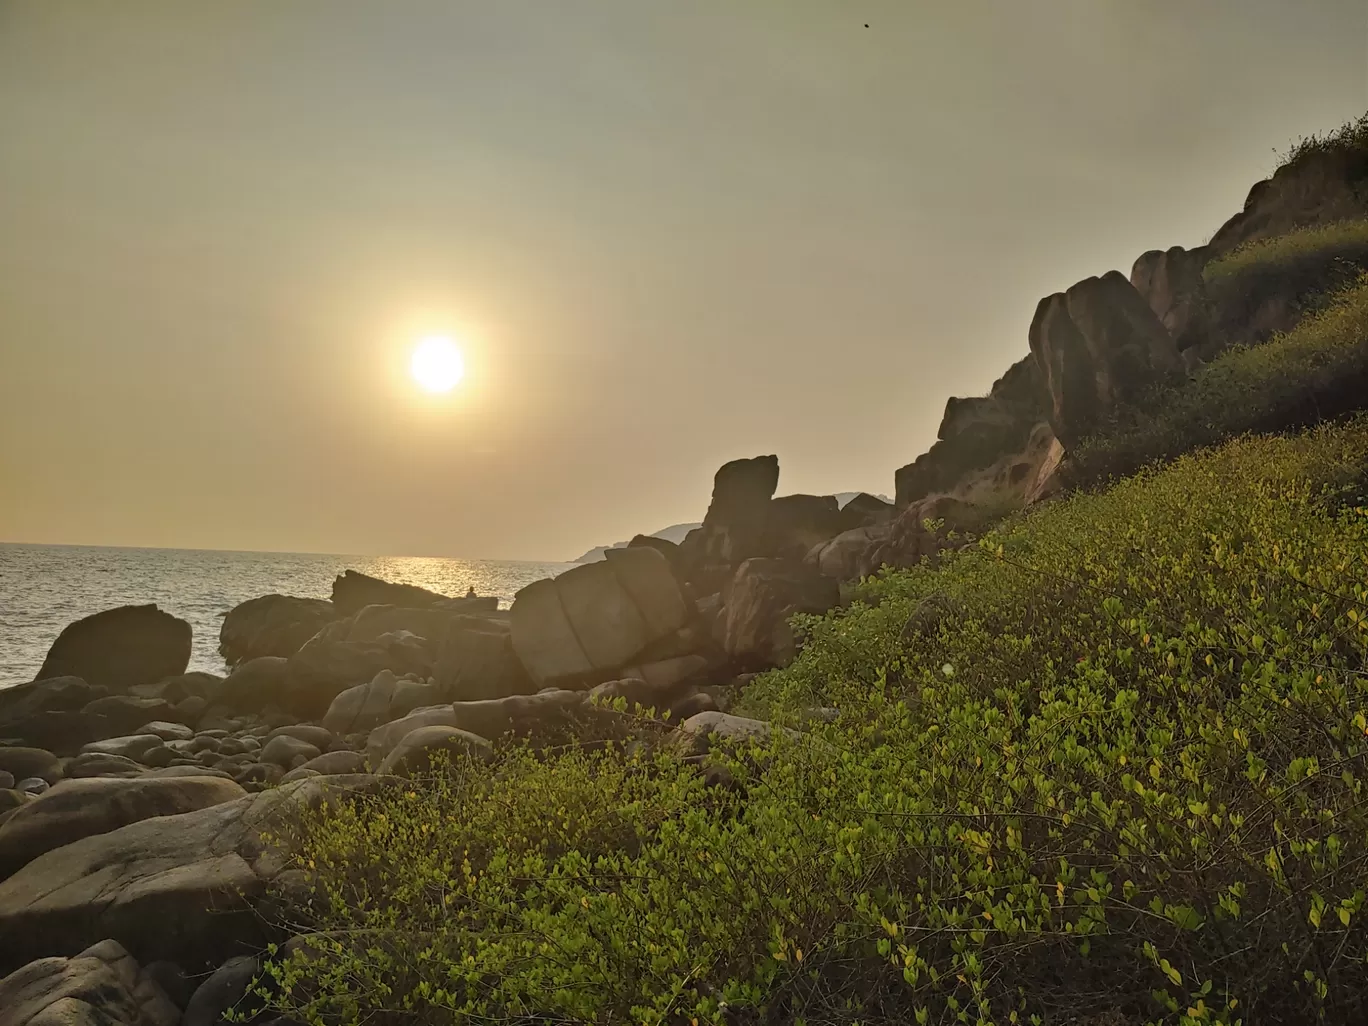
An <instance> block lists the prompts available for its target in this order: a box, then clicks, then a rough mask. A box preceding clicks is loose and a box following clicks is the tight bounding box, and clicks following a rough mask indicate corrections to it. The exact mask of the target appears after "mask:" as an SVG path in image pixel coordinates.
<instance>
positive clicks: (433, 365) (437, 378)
mask: <svg viewBox="0 0 1368 1026" xmlns="http://www.w3.org/2000/svg"><path fill="white" fill-rule="evenodd" d="M409 373H410V374H412V375H413V380H414V381H416V382H418V387H420V388H422V389H423V390H424V391H426V392H432V393H434V394H436V393H441V392H450V391H451V390H452V389H453V388H455V387H456V386H457V385H458V384H459V383H460V380H461V378H462V377H464V376H465V361H464V360H463V359H461V351H460V350H459V349H457V348H456V344H455V343H454V342H452V341H451V339H449V338H447V336H445V335H429V336H427V337H426V338H424V339H422V340H420V341H419V343H418V345H417V346H416V347H415V348H414V350H413V359H412V360H411V361H410V363H409Z"/></svg>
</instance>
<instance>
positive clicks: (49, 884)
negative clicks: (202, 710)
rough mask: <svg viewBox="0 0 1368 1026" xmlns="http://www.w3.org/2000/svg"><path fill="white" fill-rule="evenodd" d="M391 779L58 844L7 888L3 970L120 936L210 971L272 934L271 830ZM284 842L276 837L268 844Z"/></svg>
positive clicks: (150, 956) (346, 783)
mask: <svg viewBox="0 0 1368 1026" xmlns="http://www.w3.org/2000/svg"><path fill="white" fill-rule="evenodd" d="M386 783H387V781H385V780H384V779H383V778H378V777H371V776H357V777H312V778H310V779H308V780H301V781H297V782H295V783H293V784H286V785H284V786H282V787H280V788H276V789H274V790H269V791H263V792H261V793H260V794H254V795H249V796H247V797H245V798H239V799H237V800H236V801H231V802H225V803H223V804H220V805H214V806H211V807H209V808H205V809H199V810H197V811H194V812H186V813H182V814H181V815H178V816H162V817H157V818H155V819H144V820H141V821H139V822H137V823H130V824H129V825H128V826H124V827H120V828H118V829H117V830H111V831H109V832H108V833H102V834H96V835H94V836H90V837H85V838H82V839H81V840H79V841H76V842H74V843H72V844H68V845H64V846H63V847H60V848H55V849H53V850H51V851H49V852H47V853H45V854H43V855H40V856H38V857H37V858H36V859H34V860H33V861H32V862H29V863H28V864H27V865H25V866H24V867H23V868H22V869H20V870H19V871H18V872H17V873H15V874H14V875H13V876H11V877H9V878H8V879H6V880H4V881H3V882H0V972H6V971H10V970H12V969H15V968H18V967H19V966H20V965H22V964H23V963H24V962H25V961H27V960H30V959H32V958H35V957H43V956H47V955H57V954H62V953H63V952H71V951H80V950H81V949H82V948H84V947H86V946H88V945H89V944H91V943H94V942H95V941H96V940H99V939H103V938H107V937H108V938H113V939H115V940H117V941H118V942H119V943H120V944H122V945H123V946H124V947H125V948H127V949H128V951H129V952H131V953H132V954H133V955H134V956H135V957H136V958H138V959H139V960H140V961H142V962H150V961H156V960H159V959H168V960H171V961H174V962H176V964H178V965H181V966H183V967H185V968H186V969H187V970H190V971H201V970H205V969H212V968H213V967H215V966H218V965H220V964H222V962H223V961H224V960H225V959H226V958H228V957H230V956H232V955H235V954H239V953H241V952H242V951H250V950H260V949H261V948H262V947H264V946H265V941H266V936H265V933H264V929H265V927H264V924H263V921H262V918H261V916H260V915H259V914H258V913H257V912H256V911H255V909H254V906H255V904H256V902H258V901H259V900H260V899H261V898H262V897H263V895H264V894H265V893H266V888H267V885H268V884H269V882H270V881H271V880H272V879H273V878H274V876H275V874H276V873H278V872H279V871H280V870H281V868H282V867H283V865H284V864H285V863H284V860H283V858H282V856H281V854H280V853H279V852H278V851H276V850H274V849H272V848H271V847H270V846H269V844H268V842H267V841H266V840H265V839H263V837H262V832H263V831H266V832H267V833H268V834H271V835H272V836H279V831H280V824H281V822H282V820H281V818H280V817H281V816H282V815H285V814H288V813H289V812H290V811H291V810H292V809H294V808H296V807H297V806H298V805H307V806H317V805H318V804H319V803H321V802H325V801H328V800H330V799H333V798H337V797H343V796H345V795H347V794H348V793H353V792H360V793H367V792H370V791H372V790H374V789H375V788H377V787H380V786H384V785H385V784H386ZM270 843H275V842H270Z"/></svg>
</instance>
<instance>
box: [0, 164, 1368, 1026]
mask: <svg viewBox="0 0 1368 1026" xmlns="http://www.w3.org/2000/svg"><path fill="white" fill-rule="evenodd" d="M1355 159H1357V158H1355ZM1346 161H1348V163H1346ZM1352 163H1353V162H1352V161H1349V158H1348V157H1346V156H1345V155H1344V154H1343V153H1340V152H1338V151H1328V152H1327V153H1325V154H1320V155H1317V154H1314V153H1313V154H1312V155H1311V157H1310V158H1308V159H1306V160H1301V161H1300V162H1294V163H1293V164H1290V165H1288V167H1285V168H1283V169H1281V170H1280V171H1279V172H1278V173H1277V174H1276V175H1274V176H1273V178H1272V179H1271V180H1269V181H1267V182H1262V183H1260V184H1259V185H1257V186H1255V188H1254V189H1253V190H1252V191H1251V192H1250V195H1249V199H1248V201H1247V202H1246V204H1245V209H1244V210H1243V211H1242V212H1241V213H1240V214H1238V215H1236V217H1234V218H1232V219H1231V220H1230V221H1229V222H1228V223H1227V224H1226V225H1225V226H1224V227H1222V228H1221V230H1220V231H1218V232H1217V233H1216V234H1215V236H1213V238H1212V241H1211V242H1210V243H1209V244H1208V245H1206V246H1204V247H1200V248H1199V249H1196V250H1184V249H1182V248H1177V247H1175V248H1173V249H1169V250H1163V251H1160V250H1154V251H1151V252H1148V253H1145V254H1142V255H1141V256H1140V257H1139V258H1138V259H1137V260H1136V261H1135V264H1134V267H1133V268H1132V270H1131V274H1130V276H1129V278H1127V277H1126V276H1124V275H1122V274H1121V273H1119V272H1116V271H1112V272H1109V273H1107V274H1105V275H1102V276H1100V277H1093V278H1088V279H1086V280H1084V281H1081V282H1079V283H1077V284H1076V285H1074V286H1072V287H1071V288H1069V289H1066V290H1065V291H1063V292H1059V293H1056V294H1054V295H1051V296H1047V297H1046V298H1044V299H1042V300H1041V301H1040V304H1039V306H1038V308H1037V310H1036V314H1035V317H1034V319H1033V320H1032V323H1031V326H1030V330H1029V332H1028V342H1029V353H1028V354H1027V355H1026V356H1024V357H1023V358H1022V359H1021V360H1019V361H1018V362H1017V363H1015V364H1013V365H1012V366H1011V367H1010V368H1009V369H1008V370H1007V372H1006V373H1005V374H1004V375H1003V376H1002V377H1001V378H1000V379H999V380H998V381H997V382H995V383H994V385H993V387H992V389H991V390H990V391H989V393H988V394H987V395H986V396H982V397H975V398H968V399H964V398H952V399H950V400H949V401H948V402H947V403H946V407H945V413H944V416H943V418H942V421H941V425H940V429H939V431H938V436H937V441H936V442H935V444H934V445H933V446H932V447H931V448H930V450H929V451H928V452H926V453H925V454H923V455H922V456H920V457H918V458H917V459H916V460H915V461H914V462H912V463H911V464H909V465H907V466H905V467H903V468H901V469H900V470H899V471H898V472H897V474H896V475H895V485H896V498H895V502H894V503H892V504H890V503H887V502H885V501H883V500H882V499H879V498H877V497H875V496H872V495H867V494H860V495H858V496H856V497H855V498H854V499H853V500H852V501H850V502H848V503H846V504H845V505H844V506H843V505H841V503H839V502H838V500H837V499H836V498H835V497H834V496H816V495H786V496H777V497H776V495H775V493H776V491H777V488H778V482H779V464H778V460H777V458H776V457H775V456H772V455H770V456H758V457H755V458H753V459H741V460H734V461H732V462H730V463H727V464H725V465H724V466H723V467H721V469H719V470H718V472H717V474H716V476H715V478H714V481H713V491H712V498H711V502H710V505H709V507H708V510H707V514H706V516H705V517H704V519H703V522H702V525H701V526H700V527H698V528H696V529H695V530H693V531H691V532H690V533H689V534H688V535H687V536H685V537H684V538H683V540H682V541H681V542H680V543H679V544H674V543H672V542H669V541H665V540H662V539H660V538H658V537H647V536H637V537H636V538H634V539H633V540H632V541H631V542H630V543H629V544H628V545H627V546H626V547H625V548H614V549H610V550H608V551H607V552H606V556H605V558H604V559H603V560H602V561H601V562H596V563H589V564H585V565H582V566H577V567H575V568H574V569H571V570H569V571H567V572H565V573H563V574H561V575H560V576H558V577H556V578H554V579H551V580H544V581H538V582H536V583H535V584H532V585H530V586H528V587H527V588H524V589H523V590H522V591H521V592H519V593H518V595H517V596H516V598H515V601H514V602H513V604H512V608H511V609H509V610H500V609H499V608H498V603H497V601H495V600H494V599H492V598H480V597H475V596H473V595H472V596H468V597H466V598H450V597H447V596H444V595H439V594H436V593H434V592H430V591H426V590H424V589H422V588H417V587H413V586H410V585H402V584H393V583H390V582H386V581H381V580H378V579H376V578H373V577H368V576H366V575H364V574H359V573H355V572H353V571H348V572H347V573H345V574H343V575H342V576H340V577H339V578H338V579H337V580H336V582H335V583H334V586H333V591H332V595H331V597H330V598H328V599H317V598H301V597H294V596H286V595H266V596H262V597H260V598H256V599H252V600H250V601H248V602H244V603H242V604H241V605H239V606H237V607H235V608H234V609H232V610H230V611H228V612H227V613H226V615H225V617H224V622H223V625H222V630H221V632H220V638H219V648H220V652H221V653H222V655H223V657H224V660H225V663H226V666H227V669H228V672H227V673H226V674H225V675H222V676H220V675H217V674H209V673H188V672H186V669H187V666H188V661H189V657H190V651H191V630H190V626H189V625H188V624H187V623H185V622H184V621H182V620H179V619H177V618H175V617H173V616H171V615H169V614H167V613H165V612H162V611H161V610H159V609H157V608H156V607H155V606H127V607H122V608H119V609H114V610H108V611H105V612H102V613H99V614H96V615H95V616H91V617H87V618H85V619H83V620H80V621H77V622H75V623H73V624H71V625H70V626H69V627H68V628H66V630H64V631H63V632H62V633H61V635H60V636H59V637H58V638H57V639H56V641H55V642H54V643H53V645H52V647H51V649H50V651H49V652H48V655H47V658H46V660H45V661H44V663H43V666H42V669H41V671H40V672H39V674H38V676H37V678H36V679H35V680H34V681H32V682H30V683H27V684H22V685H18V686H15V687H12V688H8V689H5V690H0V973H8V974H9V975H6V976H4V977H3V979H0V1026H49V1024H56V1023H61V1024H64V1026H85V1024H92V1026H93V1024H96V1023H99V1024H124V1026H163V1024H167V1026H170V1024H174V1023H182V1024H184V1026H201V1024H203V1026H211V1024H213V1023H217V1022H218V1021H220V1017H221V1016H222V1014H223V1013H224V1012H225V1011H226V1010H227V1009H229V1008H231V1007H233V1006H234V1005H235V1004H236V1003H237V1002H238V1001H239V999H240V998H241V997H242V996H243V994H244V993H245V991H246V989H247V987H248V984H249V983H250V981H251V980H252V978H253V976H254V974H255V973H256V971H257V968H258V966H257V962H256V957H257V955H258V954H259V952H260V951H261V950H262V949H263V947H264V946H265V944H266V943H267V942H268V941H270V940H273V939H274V940H280V939H281V938H278V937H276V938H273V937H272V936H270V934H269V932H268V931H269V926H268V923H269V922H270V919H269V917H268V916H265V915H263V914H262V905H263V903H265V902H267V901H268V895H269V894H271V893H277V892H279V891H281V890H282V889H283V890H284V891H285V892H288V889H289V886H290V883H291V881H290V880H289V879H288V874H290V873H293V872H295V871H294V870H291V869H289V868H288V866H289V860H288V858H287V855H288V853H286V852H282V851H281V850H280V848H279V844H280V841H279V834H278V833H274V832H273V830H272V827H273V825H275V824H278V823H279V822H280V818H281V817H282V816H284V815H286V814H289V813H291V812H292V810H294V809H297V808H298V807H301V806H303V807H316V806H318V805H319V804H320V803H326V802H331V801H334V800H338V799H340V798H345V797H346V796H349V795H356V794H366V793H372V792H374V791H375V790H376V789H379V788H384V787H387V786H392V785H393V784H394V783H395V782H397V781H402V780H403V779H405V778H406V777H408V776H411V775H412V774H415V773H420V772H423V771H425V770H427V769H428V768H430V766H431V764H432V760H433V759H434V757H435V756H436V754H437V753H442V754H443V755H444V756H445V757H447V758H452V757H454V758H462V759H465V758H471V759H486V758H488V757H489V756H490V754H491V752H492V751H493V749H494V744H495V743H497V742H498V741H499V739H501V738H504V737H507V736H510V735H512V736H518V737H524V738H529V739H532V741H533V742H534V743H535V742H539V741H548V742H549V741H560V740H563V739H565V738H566V737H578V738H581V739H593V738H595V737H601V738H608V737H614V736H621V734H622V732H623V731H624V730H629V731H630V730H632V729H637V727H638V726H639V721H635V720H630V719H628V718H627V717H626V716H625V714H624V713H622V712H621V711H620V707H621V704H622V702H621V701H619V700H623V701H625V702H626V703H627V704H628V706H640V707H643V708H651V709H654V710H656V711H657V712H658V713H661V714H666V713H668V715H669V718H668V720H667V721H666V722H668V723H673V724H678V726H676V727H674V728H672V733H670V734H669V735H668V737H667V738H666V739H665V740H666V741H667V743H671V744H675V745H677V746H679V747H680V750H681V751H682V753H683V754H684V755H685V757H687V758H690V759H695V760H701V759H702V758H703V756H705V754H706V752H707V750H708V748H709V745H710V744H711V743H712V741H713V739H715V738H717V737H718V736H723V737H726V736H733V737H747V736H751V735H754V734H757V733H764V732H767V731H769V730H770V729H771V728H770V727H769V725H768V724H765V723H761V722H758V721H754V720H746V719H743V718H741V717H738V716H735V715H733V714H732V713H730V712H729V711H728V710H729V708H730V705H731V701H732V697H733V696H734V695H735V693H736V691H737V689H738V686H739V685H741V684H743V683H744V682H745V681H746V680H747V679H748V677H749V675H750V674H751V673H752V672H753V671H755V670H759V669H763V668H765V667H770V666H776V665H783V664H785V663H786V662H787V661H788V660H790V659H791V658H792V657H793V655H794V651H795V646H796V641H795V638H794V635H793V632H792V629H791V627H790V625H789V620H790V617H792V615H793V614H795V613H803V612H813V613H820V612H824V611H826V610H828V609H830V608H831V607H832V606H834V605H836V604H837V603H838V602H839V601H840V595H841V591H840V583H841V582H842V581H844V580H847V579H850V578H855V577H859V576H861V575H864V574H867V573H869V572H871V571H873V570H876V569H877V568H878V567H880V566H882V565H886V564H887V565H895V566H896V565H909V564H912V563H916V562H918V561H920V560H923V559H925V558H928V557H934V556H935V555H936V554H937V553H938V552H940V551H942V550H944V549H945V548H947V547H949V546H952V545H956V544H961V543H962V542H961V540H960V539H962V538H963V536H964V535H965V533H966V532H970V533H972V532H975V531H977V530H979V529H981V528H982V527H983V526H985V525H986V524H987V523H988V522H990V521H991V520H992V519H993V517H994V516H995V515H997V514H998V513H1000V512H1001V511H1002V510H1004V509H1006V508H1009V507H1012V506H1020V505H1029V504H1031V503H1034V502H1038V501H1042V500H1044V499H1048V498H1049V497H1051V496H1052V495H1054V494H1057V493H1058V492H1059V491H1060V489H1061V487H1062V482H1063V479H1064V472H1065V470H1066V468H1067V464H1068V454H1069V450H1070V449H1071V448H1072V447H1074V446H1076V445H1077V444H1078V443H1079V441H1080V440H1082V439H1084V438H1086V437H1087V436H1088V435H1089V434H1090V433H1091V432H1094V431H1095V430H1097V429H1098V427H1099V426H1102V425H1105V424H1106V423H1107V421H1108V419H1109V418H1111V417H1113V416H1114V415H1115V414H1116V412H1117V411H1118V409H1120V408H1121V407H1124V406H1125V405H1126V404H1128V403H1131V402H1133V401H1134V400H1135V398H1136V397H1137V396H1138V395H1140V394H1141V393H1142V392H1143V391H1144V390H1145V389H1147V388H1149V387H1151V386H1153V385H1154V384H1156V383H1159V382H1162V381H1165V380H1167V379H1169V378H1178V377H1180V376H1181V375H1183V374H1186V373H1192V372H1193V371H1194V370H1195V369H1196V368H1198V367H1200V366H1201V365H1202V363H1203V362H1205V361H1207V360H1210V359H1211V357H1212V356H1213V355H1214V354H1215V353H1216V352H1218V351H1219V350H1220V349H1221V348H1222V347H1223V346H1225V345H1228V344H1229V343H1230V342H1232V341H1240V342H1244V341H1259V340H1260V339H1261V338H1262V337H1266V333H1267V332H1269V331H1271V330H1278V329H1279V328H1281V327H1286V326H1289V325H1288V324H1287V323H1285V322H1286V321H1287V318H1288V317H1290V316H1292V314H1291V313H1289V312H1288V311H1290V310H1293V308H1294V307H1295V305H1296V304H1295V302H1294V301H1293V300H1290V299H1289V298H1288V296H1287V295H1286V294H1284V293H1285V292H1286V289H1285V287H1283V286H1279V285H1277V284H1276V283H1273V284H1269V283H1263V284H1260V285H1258V287H1257V288H1255V289H1254V292H1256V293H1257V294H1255V295H1251V294H1248V293H1249V286H1248V283H1245V286H1243V287H1244V288H1245V293H1246V294H1241V295H1238V296H1232V295H1231V294H1225V293H1221V292H1220V291H1219V290H1213V288H1212V287H1211V283H1210V282H1208V281H1207V276H1206V274H1205V273H1204V272H1205V269H1206V267H1207V265H1208V263H1209V262H1210V261H1211V260H1212V259H1215V258H1218V257H1220V256H1222V255H1224V254H1227V253H1229V252H1230V251H1231V250H1232V249H1233V248H1235V247H1236V246H1238V245H1241V244H1243V243H1245V242H1250V241H1256V240H1258V239H1261V238H1266V237H1270V236H1272V235H1277V234H1281V233H1283V232H1286V231H1289V230H1291V229H1294V228H1298V227H1303V226H1306V225H1313V224H1319V223H1324V222H1328V221H1331V220H1336V219H1338V218H1342V217H1363V216H1365V215H1368V204H1366V203H1365V200H1364V196H1365V195H1368V194H1365V193H1364V191H1363V189H1362V184H1363V181H1364V180H1366V179H1365V176H1368V170H1365V168H1364V167H1361V166H1359V164H1361V163H1362V162H1361V161H1360V162H1359V164H1353V166H1350V164H1352ZM1299 287H1300V286H1299ZM1280 289H1281V290H1282V291H1279V290H1280ZM1260 290H1263V291H1260ZM1294 298H1295V297H1294ZM819 714H820V715H827V714H828V713H827V712H825V711H823V712H820V713H819Z"/></svg>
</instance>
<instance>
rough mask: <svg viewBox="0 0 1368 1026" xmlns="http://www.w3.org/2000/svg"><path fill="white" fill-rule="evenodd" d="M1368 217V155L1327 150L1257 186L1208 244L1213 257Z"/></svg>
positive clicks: (1280, 170) (1338, 148) (1353, 150)
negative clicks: (1299, 231)
mask: <svg viewBox="0 0 1368 1026" xmlns="http://www.w3.org/2000/svg"><path fill="white" fill-rule="evenodd" d="M1362 217H1368V150H1364V149H1363V148H1361V147H1355V146H1335V145H1332V146H1326V147H1321V148H1319V149H1316V150H1311V151H1308V152H1307V153H1305V154H1303V155H1302V156H1301V157H1299V158H1296V159H1293V160H1291V161H1289V162H1288V163H1287V164H1284V165H1283V166H1282V167H1280V168H1278V170H1277V171H1275V172H1274V173H1273V176H1272V177H1271V178H1266V179H1264V180H1263V181H1261V182H1256V183H1255V184H1254V186H1253V188H1251V189H1250V190H1249V195H1248V197H1247V198H1246V199H1245V204H1244V209H1243V210H1241V211H1240V212H1239V213H1238V214H1236V215H1235V216H1234V217H1232V218H1231V219H1230V220H1229V221H1227V222H1226V223H1225V224H1223V225H1222V226H1221V227H1220V229H1219V230H1218V231H1217V232H1216V234H1215V235H1213V236H1212V237H1211V241H1210V242H1209V243H1207V248H1208V249H1209V250H1210V252H1211V255H1212V256H1213V257H1217V256H1221V255H1223V254H1225V253H1229V252H1230V251H1231V250H1232V249H1235V248H1236V247H1237V246H1240V245H1242V244H1244V243H1246V242H1255V241H1258V240H1260V239H1269V238H1273V237H1274V236H1276V235H1283V234H1286V233H1287V232H1290V231H1293V230H1294V229H1297V228H1306V227H1310V226H1312V225H1321V224H1332V223H1334V222H1335V221H1349V220H1355V219H1357V218H1362Z"/></svg>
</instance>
